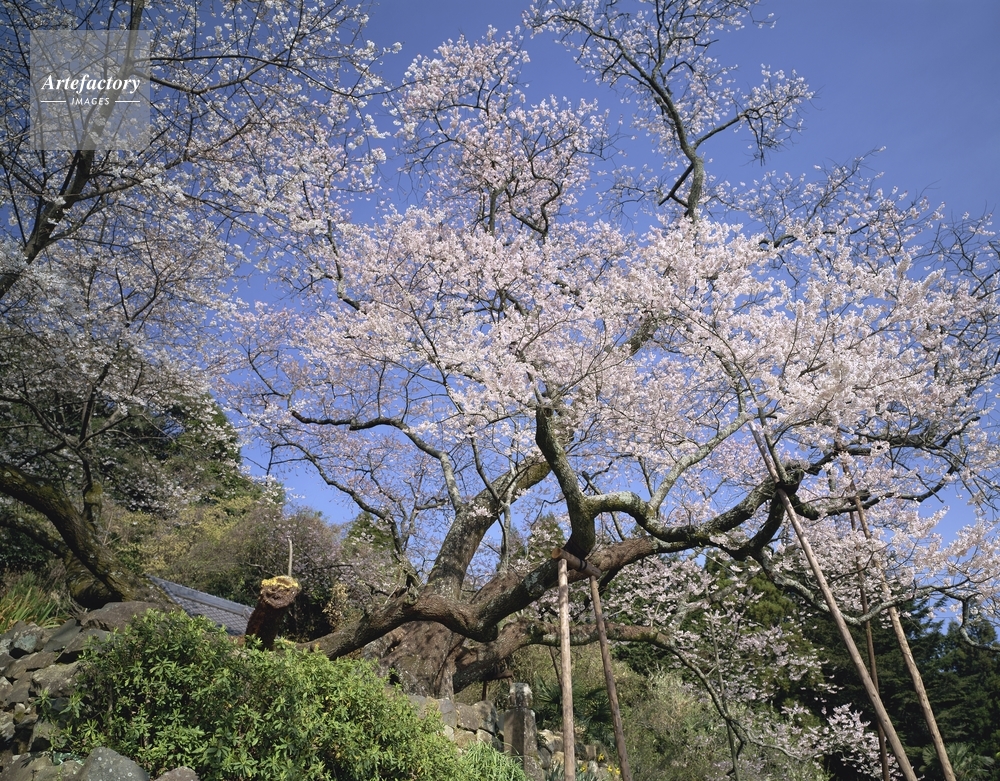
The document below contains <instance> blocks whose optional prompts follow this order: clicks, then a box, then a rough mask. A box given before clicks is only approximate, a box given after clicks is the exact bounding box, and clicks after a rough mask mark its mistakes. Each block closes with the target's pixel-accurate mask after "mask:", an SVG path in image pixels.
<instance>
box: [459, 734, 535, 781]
mask: <svg viewBox="0 0 1000 781" xmlns="http://www.w3.org/2000/svg"><path fill="white" fill-rule="evenodd" d="M459 761H460V764H461V769H462V778H478V779H483V781H527V779H526V776H525V775H524V768H522V767H521V765H520V763H519V762H518V761H517V760H516V759H513V758H512V757H510V756H508V755H507V754H501V753H500V752H499V751H497V750H496V749H495V748H493V747H492V746H490V745H489V744H487V743H481V742H479V741H476V742H475V743H473V744H472V745H471V746H469V747H468V748H467V749H465V751H464V752H463V753H462V757H461V759H460V760H459Z"/></svg>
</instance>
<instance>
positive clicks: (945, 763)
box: [851, 477, 955, 781]
mask: <svg viewBox="0 0 1000 781" xmlns="http://www.w3.org/2000/svg"><path fill="white" fill-rule="evenodd" d="M851 483H852V485H853V483H854V478H853V477H851ZM855 490H857V487H856V486H855ZM854 506H855V507H856V508H857V511H858V519H859V520H860V521H861V530H862V531H863V532H864V534H865V539H866V540H871V538H872V534H871V531H870V530H869V528H868V519H867V518H866V517H865V507H864V505H863V504H862V503H861V498H860V497H859V496H858V495H857V494H856V493H855V495H854ZM875 569H876V571H877V572H878V575H879V582H880V583H881V586H882V597H883V599H886V600H888V599H890V598H891V596H892V595H891V594H890V593H889V584H888V582H886V579H885V571H884V570H883V569H882V567H881V566H880V565H879V563H878V562H876V563H875ZM889 620H890V621H891V623H892V631H893V632H894V633H895V635H896V642H897V643H898V644H899V650H900V652H901V653H902V654H903V661H905V662H906V669H907V671H908V672H909V673H910V680H911V681H913V690H914V692H916V695H917V701H918V702H919V703H920V710H921V711H922V712H923V714H924V722H926V724H927V731H928V732H930V735H931V742H932V743H933V744H934V751H935V752H936V753H937V758H938V762H939V763H940V764H941V772H942V774H943V775H944V778H945V781H955V770H954V768H952V766H951V760H950V759H949V758H948V750H947V749H946V748H945V745H944V738H942V737H941V730H940V729H938V724H937V719H936V718H935V717H934V709H933V708H932V707H931V701H930V699H929V698H928V697H927V689H926V688H925V687H924V679H923V677H922V676H921V675H920V668H919V667H917V662H916V660H915V659H914V658H913V651H911V650H910V643H909V641H908V640H907V639H906V632H905V630H904V629H903V622H902V621H900V619H899V610H898V609H897V608H896V606H895V605H891V606H890V607H889Z"/></svg>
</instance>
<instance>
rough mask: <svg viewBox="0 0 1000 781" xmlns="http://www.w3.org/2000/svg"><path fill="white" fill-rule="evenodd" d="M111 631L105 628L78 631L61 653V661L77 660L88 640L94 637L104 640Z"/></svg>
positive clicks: (64, 662)
mask: <svg viewBox="0 0 1000 781" xmlns="http://www.w3.org/2000/svg"><path fill="white" fill-rule="evenodd" d="M109 634H110V633H109V632H107V631H106V630H104V629H96V628H93V627H92V628H90V629H85V630H83V631H82V632H77V634H76V636H75V637H73V638H72V639H71V640H70V641H69V644H68V645H67V646H66V648H65V649H63V652H62V653H61V654H59V661H60V662H62V663H63V664H69V663H70V662H75V661H76V660H77V659H79V658H80V656H81V654H83V649H84V648H85V647H86V645H87V641H88V640H90V638H92V637H96V638H97V639H98V640H103V639H104V638H105V637H107V636H108V635H109Z"/></svg>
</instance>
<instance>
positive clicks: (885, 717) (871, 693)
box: [750, 424, 917, 781]
mask: <svg viewBox="0 0 1000 781" xmlns="http://www.w3.org/2000/svg"><path fill="white" fill-rule="evenodd" d="M750 431H751V433H752V434H753V438H754V441H755V442H756V443H757V447H758V449H759V450H760V454H761V457H762V458H763V459H764V465H765V466H766V467H767V471H768V474H770V475H771V479H772V480H774V482H775V483H776V484H778V486H779V487H778V489H777V490H776V491H775V495H776V496H777V498H778V500H779V501H780V502H781V505H782V507H783V508H784V510H785V514H786V515H787V516H788V520H789V521H790V522H791V524H792V528H793V529H795V536H796V537H798V539H799V545H801V546H802V552H803V553H804V554H805V557H806V561H807V562H808V563H809V568H810V569H811V570H812V573H813V577H815V578H816V584H817V585H818V586H819V590H820V591H821V592H822V594H823V599H824V600H825V601H826V606H827V608H828V609H829V610H830V616H831V617H832V618H833V623H834V624H835V625H836V627H837V631H838V632H839V633H840V639H841V640H842V641H843V643H844V647H845V648H846V649H847V653H848V655H849V656H850V657H851V661H852V662H853V663H854V669H855V670H856V671H857V673H858V677H859V678H860V679H861V684H862V686H864V688H865V693H866V694H867V695H868V701H869V702H871V704H872V708H874V709H875V718H876V720H877V721H878V723H879V724H880V725H881V726H882V729H884V730H885V736H886V739H887V740H888V741H889V746H890V747H891V748H892V754H893V756H894V757H896V763H897V764H898V765H899V769H900V771H902V773H903V777H904V778H905V779H906V781H917V774H916V773H915V772H913V766H912V765H911V764H910V759H909V757H907V756H906V750H905V749H904V748H903V743H902V741H901V740H900V739H899V735H897V734H896V728H895V727H894V726H893V724H892V719H890V718H889V713H888V712H887V711H886V709H885V705H883V704H882V698H881V697H879V694H878V689H876V688H875V684H874V683H873V682H872V678H871V676H870V675H869V674H868V668H867V667H865V663H864V662H863V661H862V659H861V654H860V653H859V652H858V646H857V645H856V644H855V642H854V638H853V637H852V636H851V631H850V630H849V629H848V628H847V622H846V621H844V615H843V613H841V612H840V606H839V605H838V604H837V600H836V598H835V597H834V595H833V591H832V590H831V588H830V584H829V583H827V580H826V576H825V575H824V574H823V568H822V567H821V566H820V563H819V559H817V558H816V554H815V553H814V552H813V549H812V545H811V544H810V543H809V538H808V536H807V535H806V530H805V528H804V527H803V526H802V523H801V522H800V521H799V515H798V513H797V512H795V508H794V507H792V501H791V499H789V498H788V494H787V493H785V491H784V489H782V488H781V487H780V485H781V478H780V476H779V474H778V469H777V467H776V466H775V464H773V463H772V462H771V458H770V453H769V452H768V450H767V447H766V446H765V445H764V440H763V438H762V437H761V435H760V434H759V433H758V432H757V429H756V428H754V427H753V424H751V428H750Z"/></svg>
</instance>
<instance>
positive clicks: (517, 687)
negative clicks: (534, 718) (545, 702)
mask: <svg viewBox="0 0 1000 781" xmlns="http://www.w3.org/2000/svg"><path fill="white" fill-rule="evenodd" d="M531 698H532V695H531V687H530V686H528V684H526V683H511V685H510V692H509V693H508V694H507V707H508V708H530V707H531Z"/></svg>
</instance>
